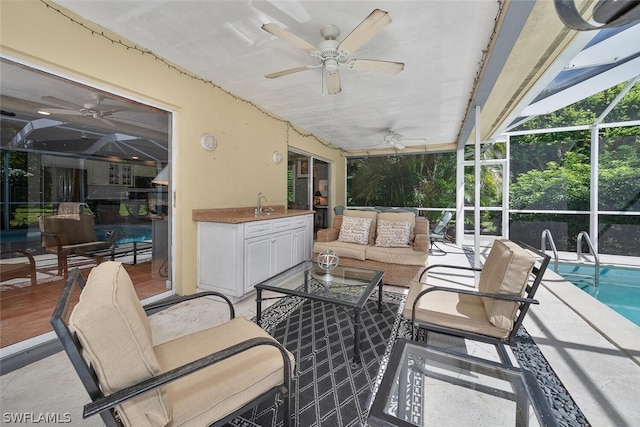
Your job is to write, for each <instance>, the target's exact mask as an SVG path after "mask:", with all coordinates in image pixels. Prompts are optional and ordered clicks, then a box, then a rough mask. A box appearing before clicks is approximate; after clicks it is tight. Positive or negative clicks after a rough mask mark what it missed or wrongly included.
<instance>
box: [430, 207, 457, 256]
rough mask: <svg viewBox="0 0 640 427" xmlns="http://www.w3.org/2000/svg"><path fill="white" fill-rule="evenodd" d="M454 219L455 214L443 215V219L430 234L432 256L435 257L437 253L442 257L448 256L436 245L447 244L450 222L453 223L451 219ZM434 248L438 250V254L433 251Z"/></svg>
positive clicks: (447, 213) (446, 213)
mask: <svg viewBox="0 0 640 427" xmlns="http://www.w3.org/2000/svg"><path fill="white" fill-rule="evenodd" d="M452 217H453V213H452V212H445V213H443V214H442V217H441V218H440V220H438V222H437V223H436V225H435V226H434V227H433V229H432V230H431V231H430V232H429V242H430V246H429V253H430V254H432V255H435V254H436V253H438V254H440V255H446V254H447V253H446V252H445V251H444V250H443V249H440V248H439V247H438V246H437V245H436V244H435V243H436V242H445V241H446V239H447V229H448V228H449V222H451V218H452ZM434 246H435V248H436V249H437V252H435V251H434V250H433V248H434Z"/></svg>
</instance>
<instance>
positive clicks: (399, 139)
mask: <svg viewBox="0 0 640 427" xmlns="http://www.w3.org/2000/svg"><path fill="white" fill-rule="evenodd" d="M383 142H384V144H385V145H388V146H389V147H395V148H397V149H398V150H403V149H405V148H407V147H406V145H405V144H415V143H421V142H422V143H425V142H427V139H426V138H404V137H403V136H402V135H400V134H399V133H397V132H396V131H394V130H393V129H389V134H388V135H385V137H384V138H383ZM403 143H404V144H403Z"/></svg>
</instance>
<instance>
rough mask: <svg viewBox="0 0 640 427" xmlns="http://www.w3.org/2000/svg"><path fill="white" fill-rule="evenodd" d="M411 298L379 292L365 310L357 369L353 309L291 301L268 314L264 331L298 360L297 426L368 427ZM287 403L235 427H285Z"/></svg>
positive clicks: (260, 411) (257, 413)
mask: <svg viewBox="0 0 640 427" xmlns="http://www.w3.org/2000/svg"><path fill="white" fill-rule="evenodd" d="M404 300H405V296H404V295H401V294H396V293H391V292H383V299H382V309H383V310H382V313H378V309H377V292H374V294H373V295H372V296H371V297H370V298H369V301H368V302H367V304H366V305H365V307H364V309H363V310H362V328H361V347H360V348H361V358H362V363H361V364H359V365H354V364H353V326H352V322H353V310H348V309H345V308H343V307H339V306H335V305H333V304H324V303H321V302H315V301H309V300H301V299H299V298H295V297H285V298H283V299H282V300H281V301H279V302H278V303H277V304H275V305H274V306H272V307H271V308H269V309H268V310H265V312H264V313H263V315H262V322H263V323H262V324H263V327H264V328H265V329H266V330H267V332H269V333H270V334H271V335H272V336H274V337H275V338H276V339H277V340H278V341H280V342H281V343H282V344H284V346H285V347H286V348H287V349H288V350H289V351H291V352H292V353H293V354H294V356H295V358H296V370H295V376H294V377H293V381H292V383H293V386H292V387H293V390H292V391H293V393H292V399H291V412H292V416H293V423H292V425H294V426H299V427H314V426H321V425H322V426H336V427H339V426H362V425H365V423H366V418H367V413H368V409H369V404H370V402H369V400H370V398H371V390H372V388H373V386H374V384H375V382H376V377H377V375H378V370H379V368H380V364H381V362H382V361H383V360H385V357H386V359H388V354H386V353H387V352H388V351H390V349H391V346H390V345H388V344H389V343H390V342H394V341H395V336H396V333H397V330H398V327H399V325H400V320H401V315H400V314H399V313H401V308H402V307H403V305H404ZM282 424H283V421H282V404H281V402H277V403H276V404H273V402H272V403H271V404H265V405H264V406H261V407H258V408H256V409H254V410H253V411H250V412H249V413H247V414H245V415H244V416H243V417H238V418H236V419H234V420H233V421H232V422H231V423H230V425H231V426H243V427H245V426H246V427H255V426H282Z"/></svg>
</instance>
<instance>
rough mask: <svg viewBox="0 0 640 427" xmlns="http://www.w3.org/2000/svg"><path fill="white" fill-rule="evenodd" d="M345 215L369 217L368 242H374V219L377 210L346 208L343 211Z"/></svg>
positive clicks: (371, 243)
mask: <svg viewBox="0 0 640 427" xmlns="http://www.w3.org/2000/svg"><path fill="white" fill-rule="evenodd" d="M343 215H344V216H345V217H347V216H351V217H356V218H371V228H370V229H369V244H370V245H373V244H375V243H376V220H377V218H378V212H376V211H374V210H356V209H347V210H345V211H344V212H343Z"/></svg>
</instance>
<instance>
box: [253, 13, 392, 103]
mask: <svg viewBox="0 0 640 427" xmlns="http://www.w3.org/2000/svg"><path fill="white" fill-rule="evenodd" d="M390 23H391V16H389V13H388V12H385V11H383V10H380V9H375V10H374V11H373V12H371V13H370V14H369V16H367V17H366V18H365V19H364V20H363V21H362V22H361V23H360V24H359V25H358V26H357V27H356V28H355V29H354V30H353V31H352V32H351V33H350V34H349V35H348V36H347V37H346V38H345V39H344V40H343V41H342V42H338V41H337V38H338V36H339V35H340V29H339V28H338V27H337V26H336V25H333V24H329V25H325V26H323V27H322V28H320V34H321V35H322V37H323V38H324V40H323V41H321V42H320V43H318V45H317V46H314V45H312V44H311V43H309V42H307V41H306V40H303V39H301V38H300V37H298V36H296V35H295V34H293V33H291V32H289V31H287V30H285V29H284V28H281V27H279V26H278V25H276V24H272V23H268V24H264V25H263V26H262V29H263V30H265V31H267V32H268V33H271V34H273V35H274V36H276V37H278V38H280V39H282V40H284V41H286V42H288V43H290V44H292V45H293V46H295V47H296V48H298V49H301V50H303V51H304V52H306V53H308V54H309V55H310V56H311V57H313V58H314V59H315V61H316V64H315V65H303V66H298V67H294V68H289V69H287V70H282V71H277V72H275V73H269V74H266V75H265V77H266V78H269V79H274V78H278V77H282V76H286V75H289V74H293V73H298V72H301V71H306V70H309V69H311V68H319V67H322V68H323V73H322V74H323V79H324V80H325V82H326V88H327V93H328V94H329V95H335V94H338V93H340V92H341V91H342V83H341V81H340V70H339V68H340V67H346V68H348V69H350V70H355V71H369V72H374V73H382V74H397V73H399V72H400V71H402V70H403V69H404V64H403V63H401V62H392V61H380V60H374V59H350V58H349V56H350V55H351V53H353V52H354V51H356V50H357V49H358V48H359V47H360V46H362V45H363V44H365V43H366V42H368V41H369V40H370V39H371V38H372V37H373V36H375V35H376V34H377V33H378V32H380V31H381V30H382V29H384V28H385V27H386V26H387V25H389V24H390Z"/></svg>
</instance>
